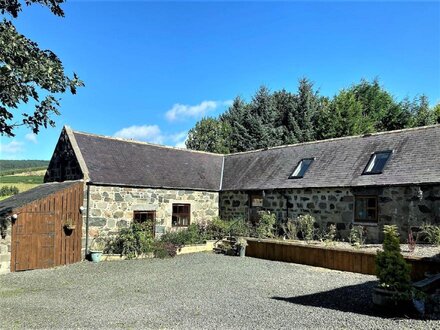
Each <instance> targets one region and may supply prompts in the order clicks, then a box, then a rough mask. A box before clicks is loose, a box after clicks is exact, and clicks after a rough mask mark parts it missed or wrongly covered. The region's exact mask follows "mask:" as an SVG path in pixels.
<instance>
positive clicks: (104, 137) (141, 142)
mask: <svg viewBox="0 0 440 330" xmlns="http://www.w3.org/2000/svg"><path fill="white" fill-rule="evenodd" d="M72 131H73V133H77V134H83V135H88V136H94V137H99V138H102V139H108V140H116V141H122V142H129V143H136V144H143V145H149V146H153V147H158V148H164V149H173V150H177V151H186V152H193V153H200V154H208V155H214V156H221V157H223V156H225V155H224V154H218V153H215V152H208V151H200V150H192V149H184V148H179V147H172V146H166V145H163V144H157V143H151V142H144V141H138V140H130V139H125V138H120V137H115V136H107V135H100V134H93V133H88V132H81V131H75V130H72Z"/></svg>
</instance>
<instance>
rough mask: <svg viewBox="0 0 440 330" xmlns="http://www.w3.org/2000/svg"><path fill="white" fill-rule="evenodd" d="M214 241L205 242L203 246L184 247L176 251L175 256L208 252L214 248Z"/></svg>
mask: <svg viewBox="0 0 440 330" xmlns="http://www.w3.org/2000/svg"><path fill="white" fill-rule="evenodd" d="M214 242H215V241H207V242H206V243H205V244H194V245H185V246H182V247H181V248H180V249H178V250H177V254H178V255H180V254H188V253H196V252H208V251H212V249H213V248H214Z"/></svg>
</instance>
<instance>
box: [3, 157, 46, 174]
mask: <svg viewBox="0 0 440 330" xmlns="http://www.w3.org/2000/svg"><path fill="white" fill-rule="evenodd" d="M48 165H49V161H48V160H0V175H11V174H15V173H20V172H25V171H36V170H44V169H46V168H47V166H48Z"/></svg>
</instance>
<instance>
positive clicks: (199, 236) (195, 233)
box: [160, 224, 207, 247]
mask: <svg viewBox="0 0 440 330" xmlns="http://www.w3.org/2000/svg"><path fill="white" fill-rule="evenodd" d="M206 239H207V235H206V228H205V227H204V226H202V225H199V224H191V225H189V226H188V228H185V229H181V230H177V231H171V232H168V233H165V234H163V235H162V237H161V238H160V240H161V241H162V242H167V243H172V244H174V245H176V246H178V247H182V246H184V245H189V244H202V243H205V241H206Z"/></svg>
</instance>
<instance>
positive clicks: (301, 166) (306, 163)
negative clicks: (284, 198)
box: [289, 158, 314, 179]
mask: <svg viewBox="0 0 440 330" xmlns="http://www.w3.org/2000/svg"><path fill="white" fill-rule="evenodd" d="M313 160H314V158H304V159H301V160H300V161H299V163H298V165H296V167H295V169H294V170H293V172H292V174H291V175H290V177H289V179H300V178H302V177H303V176H304V174H306V172H307V170H308V169H309V167H310V165H311V164H312V163H313Z"/></svg>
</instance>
